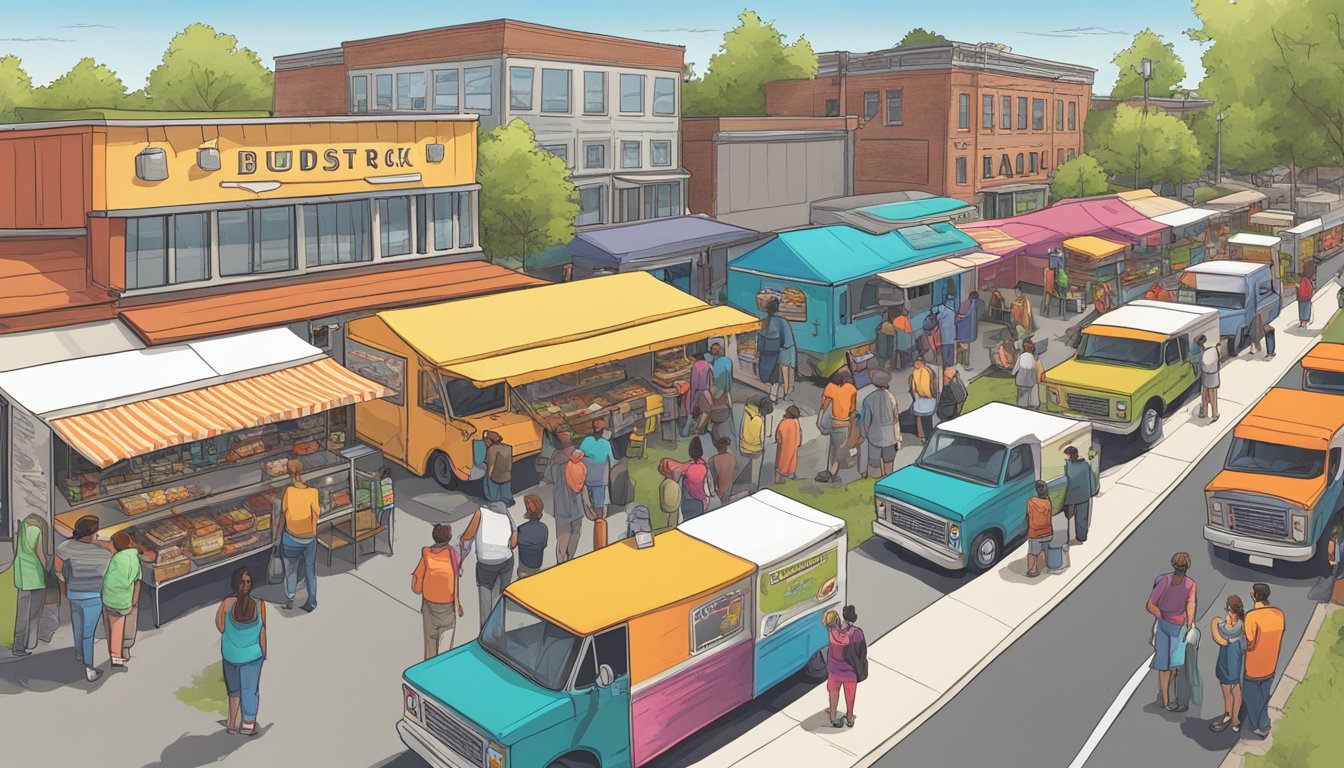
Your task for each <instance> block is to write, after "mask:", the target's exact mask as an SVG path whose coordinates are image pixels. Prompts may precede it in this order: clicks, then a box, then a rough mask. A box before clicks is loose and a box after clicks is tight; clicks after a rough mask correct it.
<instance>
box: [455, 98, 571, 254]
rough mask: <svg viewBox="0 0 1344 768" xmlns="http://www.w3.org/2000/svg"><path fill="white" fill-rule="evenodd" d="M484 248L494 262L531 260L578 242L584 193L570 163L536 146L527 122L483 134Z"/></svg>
mask: <svg viewBox="0 0 1344 768" xmlns="http://www.w3.org/2000/svg"><path fill="white" fill-rule="evenodd" d="M476 176H477V179H479V181H480V184H481V245H482V247H483V248H484V249H485V252H486V254H487V255H488V256H489V257H490V258H491V259H496V260H498V259H506V258H507V259H520V260H522V259H526V258H527V256H528V255H530V254H534V253H538V252H540V251H543V250H545V249H547V248H550V247H551V246H553V245H562V244H564V243H568V242H569V241H570V240H572V239H573V238H574V219H575V217H577V216H578V215H579V191H578V189H577V188H576V187H575V186H574V184H573V182H571V181H570V180H569V171H568V169H566V168H565V161H564V160H561V159H560V158H559V157H556V156H555V155H553V154H551V153H550V152H546V151H544V150H542V149H541V148H540V147H538V146H537V137H536V134H534V133H533V132H532V129H531V128H529V127H528V125H527V123H525V122H523V121H522V120H516V119H515V120H512V121H510V122H509V123H508V124H506V125H501V126H499V127H498V128H494V129H491V130H489V131H486V130H482V131H481V134H480V149H479V154H478V168H477V171H476Z"/></svg>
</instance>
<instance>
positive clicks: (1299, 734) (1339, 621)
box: [1246, 611, 1344, 768]
mask: <svg viewBox="0 0 1344 768" xmlns="http://www.w3.org/2000/svg"><path fill="white" fill-rule="evenodd" d="M1341 708H1344V611H1335V612H1334V613H1332V614H1331V615H1329V616H1327V617H1326V619H1325V622H1324V623H1323V624H1322V625H1321V629H1320V632H1319V633H1318V634H1317V635H1316V651H1315V653H1313V654H1312V656H1311V664H1310V665H1309V666H1308V667H1307V675H1306V679H1305V680H1303V681H1302V682H1301V683H1299V684H1298V685H1297V687H1296V688H1294V689H1293V693H1292V695H1291V696H1289V697H1288V704H1287V705H1286V706H1285V708H1284V713H1283V717H1282V718H1281V719H1279V720H1277V721H1276V722H1275V723H1274V743H1273V745H1272V746H1270V748H1269V752H1267V753H1265V755H1264V756H1263V757H1262V756H1258V755H1255V754H1249V755H1247V756H1246V768H1334V766H1337V765H1339V764H1340V759H1339V756H1340V754H1341V753H1344V729H1341V728H1340V727H1339V712H1340V710H1341Z"/></svg>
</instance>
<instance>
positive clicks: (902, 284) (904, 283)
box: [877, 259, 975, 288]
mask: <svg viewBox="0 0 1344 768" xmlns="http://www.w3.org/2000/svg"><path fill="white" fill-rule="evenodd" d="M974 267H975V265H974V264H969V263H968V262H967V263H962V264H958V263H956V259H938V260H936V261H926V262H923V263H921V264H915V265H913V266H909V267H902V268H900V269H893V270H891V271H889V272H879V273H878V274H877V276H878V277H880V278H882V279H883V280H885V281H887V282H888V283H891V284H892V285H894V286H896V287H898V288H909V287H911V286H916V285H925V284H927V283H932V282H933V281H935V280H941V279H943V278H945V277H951V276H952V275H955V274H958V273H960V272H965V271H966V270H968V269H974Z"/></svg>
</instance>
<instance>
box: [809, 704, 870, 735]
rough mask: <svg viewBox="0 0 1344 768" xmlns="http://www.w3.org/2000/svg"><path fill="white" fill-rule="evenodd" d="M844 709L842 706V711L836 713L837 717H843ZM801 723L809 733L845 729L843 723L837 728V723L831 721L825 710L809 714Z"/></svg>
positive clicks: (836, 731) (834, 731)
mask: <svg viewBox="0 0 1344 768" xmlns="http://www.w3.org/2000/svg"><path fill="white" fill-rule="evenodd" d="M843 711H844V710H843V707H842V708H841V710H840V712H838V713H837V714H836V717H842V718H843V717H844V714H842V713H843ZM856 722H857V721H856ZM800 725H801V726H802V727H803V730H804V731H807V732H808V733H839V732H840V731H843V730H845V726H844V724H843V723H842V724H841V725H840V726H839V727H838V728H837V727H836V726H835V724H834V723H832V722H831V718H830V716H829V715H827V714H826V713H825V712H817V713H816V714H814V715H811V716H809V717H808V718H807V719H806V720H804V721H803V722H802V723H800Z"/></svg>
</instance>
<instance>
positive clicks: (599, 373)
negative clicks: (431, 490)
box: [346, 272, 759, 488]
mask: <svg viewBox="0 0 1344 768" xmlns="http://www.w3.org/2000/svg"><path fill="white" fill-rule="evenodd" d="M758 324H759V321H758V320H757V319H756V318H754V317H751V316H750V315H746V314H744V313H742V312H739V311H738V310H735V309H733V308H731V307H723V306H718V307H712V306H710V305H708V304H706V303H705V302H703V301H701V300H699V299H697V298H695V297H693V296H691V295H689V294H687V293H684V292H683V291H681V290H678V289H677V288H676V287H674V286H672V285H669V284H667V283H664V282H662V281H661V280H659V279H658V278H656V277H654V276H652V275H650V274H648V273H647V272H628V273H624V274H618V275H611V276H608V277H596V278H592V279H590V280H579V281H575V282H572V283H557V284H554V285H543V286H538V287H533V288H524V289H521V290H516V291H511V292H508V293H499V294H493V295H489V296H476V297H473V298H468V299H461V300H458V301H448V302H443V303H440V304H432V305H427V306H421V307H410V308H406V309H393V310H386V311H382V312H378V313H376V314H374V315H371V316H369V317H363V318H359V319H357V320H353V321H351V322H350V324H349V327H348V330H347V343H346V366H347V367H349V368H350V369H351V370H353V371H355V372H356V373H359V374H360V375H362V376H365V377H367V378H369V379H372V380H374V381H377V382H379V383H381V384H383V385H384V386H386V387H387V388H389V389H390V390H392V392H393V395H392V396H391V397H388V398H386V399H384V400H381V401H379V402H377V403H364V404H362V405H360V406H357V407H356V411H355V428H356V431H357V433H358V434H359V436H360V438H361V439H362V440H364V441H366V442H368V443H370V444H371V445H376V446H378V447H380V448H381V449H382V450H383V451H384V452H385V454H386V455H387V457H388V458H390V459H392V460H393V461H395V462H397V463H398V464H401V465H402V466H404V467H406V468H407V469H409V470H411V471H412V472H415V473H416V474H419V475H422V476H423V475H426V474H428V475H429V476H431V477H433V478H434V479H435V480H436V481H437V482H438V483H440V484H441V485H443V486H445V487H448V488H452V487H454V486H456V484H457V483H458V482H459V481H461V480H467V479H473V480H474V479H477V478H479V477H480V476H481V475H482V474H483V473H484V459H485V445H484V442H483V435H484V433H485V432H486V431H487V430H490V431H494V432H497V433H499V435H500V437H501V439H502V440H503V441H504V442H505V443H506V444H508V445H510V446H512V447H513V457H514V460H515V461H517V460H520V459H523V458H526V457H529V456H535V455H537V454H538V453H543V454H544V455H545V456H549V455H550V453H551V450H550V449H549V448H548V449H547V450H545V451H543V443H546V444H548V445H553V443H552V440H553V439H554V437H555V436H557V435H559V434H560V433H561V432H566V433H569V434H571V435H574V436H575V437H577V438H581V437H584V436H587V435H590V434H592V431H593V426H592V425H593V423H594V422H595V421H597V420H598V419H602V420H604V421H605V422H606V423H607V429H608V430H609V431H610V432H611V433H612V434H613V435H614V436H615V437H617V438H621V437H623V436H625V435H628V434H629V433H630V432H631V430H633V429H634V428H635V427H636V426H637V425H640V424H644V425H646V426H647V424H648V422H649V420H651V419H656V418H658V417H660V416H662V415H663V414H664V413H666V412H667V411H669V410H671V408H673V407H675V401H676V398H675V395H669V394H668V390H667V387H666V386H660V384H659V383H658V382H662V383H663V384H667V383H670V382H668V381H667V377H668V376H669V375H670V376H678V375H683V372H684V375H689V373H690V368H691V360H690V359H689V357H688V355H687V345H692V344H697V343H700V342H703V341H704V340H705V339H708V338H710V337H718V336H727V335H728V334H733V333H740V332H742V331H745V330H748V329H754V328H756V327H757V325H758ZM366 406H367V407H366ZM576 442H577V440H576Z"/></svg>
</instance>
